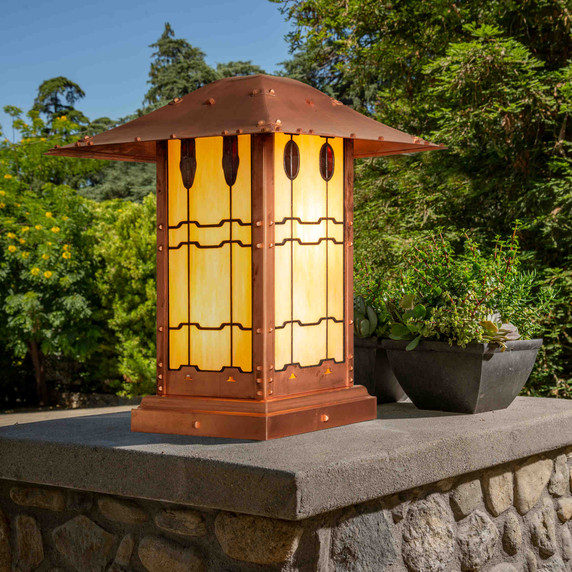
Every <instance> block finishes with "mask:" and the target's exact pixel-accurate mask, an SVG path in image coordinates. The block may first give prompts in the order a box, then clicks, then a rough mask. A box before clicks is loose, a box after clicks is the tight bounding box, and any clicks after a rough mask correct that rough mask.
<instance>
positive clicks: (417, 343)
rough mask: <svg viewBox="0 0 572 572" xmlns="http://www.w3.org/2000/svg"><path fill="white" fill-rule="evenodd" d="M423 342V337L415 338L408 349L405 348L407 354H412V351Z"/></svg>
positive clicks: (408, 345)
mask: <svg viewBox="0 0 572 572" xmlns="http://www.w3.org/2000/svg"><path fill="white" fill-rule="evenodd" d="M420 341H421V336H417V337H416V338H413V339H412V340H411V341H410V342H409V343H408V344H407V347H406V348H405V351H406V352H410V351H411V350H414V349H415V348H416V347H417V346H418V345H419V342H420Z"/></svg>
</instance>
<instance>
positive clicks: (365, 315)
mask: <svg viewBox="0 0 572 572" xmlns="http://www.w3.org/2000/svg"><path fill="white" fill-rule="evenodd" d="M377 321H378V320H377V312H376V311H375V310H374V309H373V308H372V307H371V306H370V305H369V304H366V302H365V300H364V299H363V296H355V297H354V334H355V335H356V336H357V337H358V338H369V337H371V336H373V334H374V332H375V329H376V328H377Z"/></svg>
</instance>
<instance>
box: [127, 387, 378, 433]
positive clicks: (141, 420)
mask: <svg viewBox="0 0 572 572" xmlns="http://www.w3.org/2000/svg"><path fill="white" fill-rule="evenodd" d="M376 416H377V403H376V399H375V397H372V396H370V395H369V394H368V393H367V390H366V389H365V387H363V386H362V385H355V386H352V387H346V388H342V389H333V390H324V391H317V392H314V393H309V394H303V395H294V396H288V397H280V398H276V399H270V400H266V401H262V400H260V401H258V400H256V401H255V400H247V399H223V398H216V397H210V398H209V397H179V396H158V395H153V396H149V397H144V398H143V401H142V402H141V405H140V406H139V407H137V409H133V410H132V412H131V431H136V432H142V433H167V434H171V435H197V436H201V437H228V438H232V439H254V440H258V441H265V440H267V439H276V438H278V437H287V436H289V435H298V434H299V433H309V432H311V431H319V430H320V429H328V428H330V427H339V426H340V425H349V424H350V423H359V422H360V421H370V420H372V419H375V418H376Z"/></svg>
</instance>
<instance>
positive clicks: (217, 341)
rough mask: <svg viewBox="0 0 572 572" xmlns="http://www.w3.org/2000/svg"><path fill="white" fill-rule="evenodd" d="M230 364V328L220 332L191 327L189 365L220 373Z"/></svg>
mask: <svg viewBox="0 0 572 572" xmlns="http://www.w3.org/2000/svg"><path fill="white" fill-rule="evenodd" d="M229 362H230V326H226V327H225V328H223V329H222V330H199V329H198V328H196V327H195V326H191V365H196V366H197V367H198V368H199V369H202V370H209V371H220V370H221V369H222V368H223V367H225V366H228V364H229Z"/></svg>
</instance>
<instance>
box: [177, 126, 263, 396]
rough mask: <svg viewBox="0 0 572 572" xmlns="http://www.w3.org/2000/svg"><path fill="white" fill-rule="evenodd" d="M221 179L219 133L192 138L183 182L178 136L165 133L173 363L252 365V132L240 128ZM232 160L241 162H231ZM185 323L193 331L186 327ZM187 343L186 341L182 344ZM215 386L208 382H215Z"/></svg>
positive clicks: (206, 367) (215, 367)
mask: <svg viewBox="0 0 572 572" xmlns="http://www.w3.org/2000/svg"><path fill="white" fill-rule="evenodd" d="M234 143H237V146H238V167H237V161H236V156H234V157H231V159H232V161H231V164H230V168H231V172H230V175H232V176H229V171H228V166H229V163H228V157H227V160H226V166H227V179H228V180H229V181H230V182H232V183H233V185H232V187H230V186H229V185H228V184H227V181H226V180H225V170H224V165H223V138H222V137H208V138H201V139H196V140H195V154H196V173H195V177H194V181H193V185H192V187H191V188H190V189H189V192H188V193H187V190H186V189H185V187H184V185H183V182H182V176H181V172H180V167H179V163H180V154H181V142H180V141H169V146H168V149H169V157H168V162H169V177H168V184H169V189H168V193H169V215H168V222H169V328H170V335H169V342H170V353H169V355H170V364H169V365H170V367H171V368H173V369H177V368H179V367H181V366H185V365H191V366H195V367H197V368H198V369H200V370H203V371H220V370H221V369H223V368H224V367H239V368H241V369H243V371H251V370H252V331H251V324H252V317H251V314H252V310H251V306H252V300H251V298H252V284H251V266H252V261H251V229H250V222H251V213H250V204H251V199H250V194H251V193H250V184H251V183H250V179H251V173H250V136H249V135H244V136H239V137H238V139H237V140H235V141H234V142H233V145H232V146H231V147H232V148H233V149H231V151H232V153H235V149H234ZM236 168H237V169H238V170H236ZM189 325H190V335H189V333H188V331H189ZM185 345H186V347H185ZM215 389H216V388H213V390H215Z"/></svg>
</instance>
